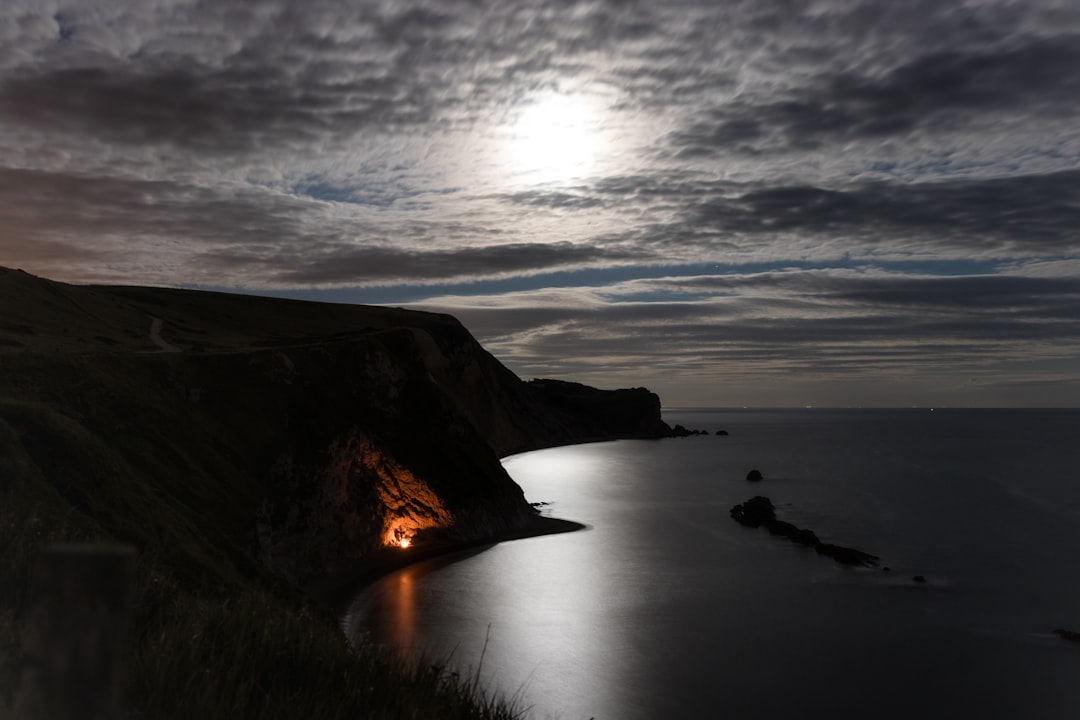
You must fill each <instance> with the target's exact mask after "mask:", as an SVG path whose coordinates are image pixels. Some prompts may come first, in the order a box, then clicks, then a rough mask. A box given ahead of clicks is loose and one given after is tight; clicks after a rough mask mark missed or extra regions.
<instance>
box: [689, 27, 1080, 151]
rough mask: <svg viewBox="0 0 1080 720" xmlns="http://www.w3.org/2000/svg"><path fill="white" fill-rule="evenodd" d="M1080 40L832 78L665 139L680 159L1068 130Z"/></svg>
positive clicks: (718, 111) (739, 102) (1079, 80)
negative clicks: (1021, 129) (915, 136)
mask: <svg viewBox="0 0 1080 720" xmlns="http://www.w3.org/2000/svg"><path fill="white" fill-rule="evenodd" d="M1078 41H1080V36H1077V35H1069V34H1065V35H1059V36H1054V37H1049V38H1043V37H1031V38H1024V39H1022V40H1021V41H1020V43H1019V44H1018V45H1016V46H1010V47H1006V48H999V49H995V50H993V51H991V50H975V51H972V50H968V51H966V52H965V51H959V50H946V51H938V52H934V53H931V54H928V55H925V56H922V57H917V58H915V59H913V60H910V61H908V62H906V63H904V64H902V65H899V66H897V67H894V68H891V69H889V70H887V71H885V72H881V71H879V70H877V69H876V68H871V69H869V70H868V71H867V72H863V73H859V72H855V71H851V70H838V71H834V72H833V73H830V74H826V75H823V76H820V77H816V78H813V79H811V80H809V81H808V82H807V84H806V85H802V86H799V87H796V88H793V89H791V90H788V91H785V92H783V93H781V96H780V97H779V98H776V97H775V96H770V97H766V98H757V99H755V98H750V99H745V100H743V99H738V98H736V99H734V100H733V101H730V102H727V103H724V104H723V105H722V106H719V107H714V108H711V109H709V110H708V111H706V113H705V114H704V116H703V117H701V118H699V119H697V120H695V121H693V122H692V123H691V124H689V125H688V126H687V127H685V128H683V129H681V130H678V131H676V132H674V133H672V135H671V136H670V141H671V143H672V144H673V145H674V146H675V147H676V149H677V151H678V153H679V154H680V155H681V156H683V157H708V156H713V155H717V154H728V153H731V152H733V151H734V152H749V153H754V154H757V153H782V152H790V151H799V150H816V149H819V148H821V147H822V146H825V145H836V144H843V143H849V142H851V141H856V140H883V139H888V138H906V137H908V136H910V135H911V134H912V133H914V132H916V131H925V132H933V133H936V134H941V133H952V132H966V131H978V130H986V129H991V130H994V131H995V132H997V131H998V130H1000V128H999V127H996V126H1000V125H1003V124H1004V125H1019V124H1022V123H1024V122H1027V121H1028V120H1029V119H1030V118H1031V117H1032V116H1036V117H1038V118H1040V121H1041V122H1044V123H1050V122H1053V123H1062V124H1065V123H1069V122H1070V119H1071V118H1072V117H1074V116H1075V114H1076V112H1077V110H1078V109H1080V70H1078V69H1077V68H1080V42H1078Z"/></svg>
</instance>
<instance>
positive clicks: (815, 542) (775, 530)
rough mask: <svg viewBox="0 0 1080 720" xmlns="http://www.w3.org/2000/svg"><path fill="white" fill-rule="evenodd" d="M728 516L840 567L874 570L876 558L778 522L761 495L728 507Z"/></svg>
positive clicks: (811, 532) (767, 499)
mask: <svg viewBox="0 0 1080 720" xmlns="http://www.w3.org/2000/svg"><path fill="white" fill-rule="evenodd" d="M731 517H732V519H734V520H735V522H737V523H739V524H740V525H745V526H746V527H751V528H756V527H765V528H766V529H767V530H768V531H769V533H770V534H772V535H779V536H781V537H785V538H787V539H788V540H791V541H792V542H794V543H797V544H799V545H804V546H806V547H812V548H813V549H814V550H815V551H816V552H817V553H818V554H819V555H824V556H826V557H830V558H832V559H833V560H835V561H836V562H838V563H840V564H841V565H853V566H860V567H877V565H878V562H879V561H880V558H879V557H878V556H876V555H871V554H870V553H867V552H863V551H862V550H856V549H855V548H849V547H844V546H842V545H833V544H830V543H824V542H821V540H819V539H818V537H817V535H816V534H814V532H813V531H811V530H807V529H805V528H800V527H796V526H795V525H792V524H791V523H789V522H785V521H784V520H778V519H777V518H776V508H775V507H774V506H773V504H772V501H771V500H770V499H769V498H767V497H765V496H763V495H757V496H755V497H752V498H750V499H749V500H747V501H746V502H744V503H740V504H738V505H736V506H734V507H733V508H731Z"/></svg>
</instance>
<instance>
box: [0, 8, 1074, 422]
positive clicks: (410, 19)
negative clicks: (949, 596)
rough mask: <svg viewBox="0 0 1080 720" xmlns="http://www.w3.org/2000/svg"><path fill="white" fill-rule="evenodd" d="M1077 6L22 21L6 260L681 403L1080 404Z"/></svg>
mask: <svg viewBox="0 0 1080 720" xmlns="http://www.w3.org/2000/svg"><path fill="white" fill-rule="evenodd" d="M1078 120H1080V3H1078V2H1076V1H1075V0H1016V1H1013V0H1008V1H1006V0H972V1H970V2H953V1H951V0H904V1H903V2H897V1H895V0H822V1H820V2H814V1H812V0H748V1H745V2H743V1H741V0H725V1H723V2H721V1H720V0H667V1H665V2H663V3H660V2H656V1H655V0H649V1H647V2H640V3H639V2H634V1H633V0H590V1H584V2H572V1H571V0H535V1H529V0H517V1H510V0H507V1H505V2H495V1H485V0H463V1H461V2H455V1H452V0H431V1H430V2H406V1H405V0H397V1H394V0H386V1H383V2H374V1H371V2H367V1H363V0H355V1H353V2H320V1H318V0H307V1H299V0H297V1H295V2H290V1H287V0H267V1H265V2H255V1H252V0H245V1H243V2H239V1H238V2H226V1H224V0H214V1H213V2H210V1H200V2H195V1H193V0H188V1H182V0H144V1H138V0H135V1H132V0H125V1H123V2H121V1H120V0H100V1H97V0H77V1H71V2H59V1H57V2H54V1H52V0H4V2H2V3H0V265H5V266H9V267H20V268H23V269H25V270H27V271H29V272H33V273H35V274H39V275H44V276H47V277H50V278H53V279H57V280H63V281H68V282H80V283H83V282H91V283H124V284H154V285H168V286H180V287H200V288H215V289H227V290H236V291H244V292H257V293H263V294H277V295H284V296H289V297H301V298H312V299H321V300H332V301H340V302H363V303H377V304H390V305H402V306H415V307H423V308H427V309H438V310H441V311H446V312H450V313H453V314H455V315H456V316H457V317H459V318H460V319H461V320H462V321H463V322H464V323H465V325H466V326H467V327H468V328H469V329H470V330H471V331H472V332H473V334H474V335H476V336H477V338H478V339H479V340H481V342H483V343H484V344H485V345H486V346H487V347H488V348H489V349H490V350H491V351H492V352H494V353H495V354H496V355H497V356H498V357H499V358H500V359H502V360H503V361H504V362H506V363H507V364H508V365H509V366H510V367H511V368H512V369H514V370H515V371H516V372H518V373H519V374H520V375H522V376H523V377H526V378H529V377H559V378H566V379H575V380H579V381H583V382H587V383H590V384H595V385H598V386H601V387H617V386H625V385H646V386H648V387H650V388H652V389H653V390H656V391H658V392H659V393H660V394H661V396H662V397H663V399H664V403H665V405H667V406H680V405H683V406H685V405H722V406H727V405H805V404H814V405H900V406H907V405H947V404H951V405H1071V406H1080V122H1078Z"/></svg>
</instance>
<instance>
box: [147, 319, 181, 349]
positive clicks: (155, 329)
mask: <svg viewBox="0 0 1080 720" xmlns="http://www.w3.org/2000/svg"><path fill="white" fill-rule="evenodd" d="M162 325H163V323H162V322H161V318H154V319H153V322H151V323H150V341H151V342H153V343H154V344H155V345H157V346H158V352H169V353H178V352H180V348H178V347H176V346H175V345H173V344H172V343H170V342H167V341H166V340H165V339H164V338H162V337H161V326H162Z"/></svg>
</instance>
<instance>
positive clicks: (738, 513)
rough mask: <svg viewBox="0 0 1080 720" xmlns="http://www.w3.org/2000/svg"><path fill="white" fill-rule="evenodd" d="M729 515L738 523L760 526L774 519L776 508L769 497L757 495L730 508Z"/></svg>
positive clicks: (747, 525)
mask: <svg viewBox="0 0 1080 720" xmlns="http://www.w3.org/2000/svg"><path fill="white" fill-rule="evenodd" d="M731 517H732V518H734V519H735V522H737V523H739V524H740V525H745V526H746V527H760V526H761V525H769V524H770V523H772V522H775V521H776V510H775V509H774V508H773V504H772V501H771V500H769V498H767V497H764V496H763V495H758V496H757V497H752V498H750V499H749V500H747V501H746V502H744V503H742V504H741V505H736V506H735V507H733V508H731Z"/></svg>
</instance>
